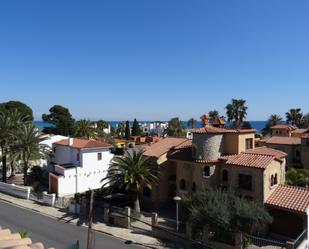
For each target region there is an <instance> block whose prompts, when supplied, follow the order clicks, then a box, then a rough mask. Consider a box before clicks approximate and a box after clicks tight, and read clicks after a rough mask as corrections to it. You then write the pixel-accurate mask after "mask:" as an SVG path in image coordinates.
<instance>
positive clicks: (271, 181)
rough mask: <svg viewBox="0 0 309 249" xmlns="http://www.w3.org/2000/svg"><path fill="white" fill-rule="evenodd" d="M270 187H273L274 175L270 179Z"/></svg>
mask: <svg viewBox="0 0 309 249" xmlns="http://www.w3.org/2000/svg"><path fill="white" fill-rule="evenodd" d="M270 186H274V175H271V177H270Z"/></svg>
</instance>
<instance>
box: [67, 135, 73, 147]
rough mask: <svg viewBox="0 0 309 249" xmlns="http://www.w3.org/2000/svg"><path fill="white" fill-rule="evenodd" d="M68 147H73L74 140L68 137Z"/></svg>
mask: <svg viewBox="0 0 309 249" xmlns="http://www.w3.org/2000/svg"><path fill="white" fill-rule="evenodd" d="M68 145H69V146H71V145H73V138H72V137H68Z"/></svg>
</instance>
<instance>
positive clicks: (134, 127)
mask: <svg viewBox="0 0 309 249" xmlns="http://www.w3.org/2000/svg"><path fill="white" fill-rule="evenodd" d="M141 134H142V131H141V128H140V126H139V124H138V122H137V120H136V118H135V119H134V121H133V125H132V136H140V135H141Z"/></svg>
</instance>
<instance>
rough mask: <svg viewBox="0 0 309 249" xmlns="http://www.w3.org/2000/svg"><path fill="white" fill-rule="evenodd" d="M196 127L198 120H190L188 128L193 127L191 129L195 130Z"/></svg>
mask: <svg viewBox="0 0 309 249" xmlns="http://www.w3.org/2000/svg"><path fill="white" fill-rule="evenodd" d="M195 125H196V120H195V119H194V118H190V119H189V120H188V126H189V127H191V129H193V128H194V127H195Z"/></svg>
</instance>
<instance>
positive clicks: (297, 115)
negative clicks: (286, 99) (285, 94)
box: [285, 108, 303, 127]
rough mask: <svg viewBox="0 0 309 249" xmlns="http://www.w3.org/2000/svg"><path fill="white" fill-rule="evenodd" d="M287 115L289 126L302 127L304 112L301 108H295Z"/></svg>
mask: <svg viewBox="0 0 309 249" xmlns="http://www.w3.org/2000/svg"><path fill="white" fill-rule="evenodd" d="M285 115H286V121H287V123H288V124H291V125H296V126H298V127H301V124H302V119H303V112H302V110H301V108H295V109H293V108H292V109H290V110H289V111H288V112H286V113H285Z"/></svg>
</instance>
